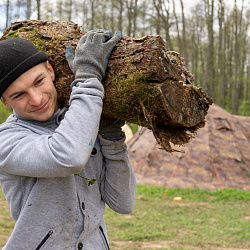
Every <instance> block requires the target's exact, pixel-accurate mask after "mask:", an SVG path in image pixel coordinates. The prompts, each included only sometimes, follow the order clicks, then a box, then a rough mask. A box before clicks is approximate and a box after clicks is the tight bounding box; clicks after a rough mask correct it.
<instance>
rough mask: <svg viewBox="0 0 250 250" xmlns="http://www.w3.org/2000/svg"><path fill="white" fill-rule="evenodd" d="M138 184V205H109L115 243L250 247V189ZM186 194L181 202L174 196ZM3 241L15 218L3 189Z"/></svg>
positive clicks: (117, 246)
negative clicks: (116, 208)
mask: <svg viewBox="0 0 250 250" xmlns="http://www.w3.org/2000/svg"><path fill="white" fill-rule="evenodd" d="M164 192H165V188H159V187H147V186H144V185H138V187H137V196H136V205H135V208H134V211H133V212H132V213H131V214H128V215H120V214H117V213H114V212H113V211H112V210H111V209H109V208H107V209H106V212H105V219H106V223H107V228H108V232H109V240H110V245H111V249H121V250H125V249H127V250H128V249H129V250H132V249H175V250H177V249H222V248H223V249H250V210H249V207H250V206H249V205H250V192H244V191H240V190H236V189H225V190H224V193H223V192H222V191H216V192H210V191H206V190H198V189H197V190H192V189H169V190H168V191H167V194H166V198H165V199H164V200H162V196H163V194H164ZM176 196H181V197H182V201H181V202H174V201H173V198H174V197H176ZM0 207H1V210H0V247H2V246H3V245H4V243H5V242H6V240H7V239H8V237H9V235H10V233H11V231H12V228H13V226H14V223H13V221H12V219H11V218H10V215H9V208H8V205H7V203H6V201H5V200H4V196H3V194H2V192H0Z"/></svg>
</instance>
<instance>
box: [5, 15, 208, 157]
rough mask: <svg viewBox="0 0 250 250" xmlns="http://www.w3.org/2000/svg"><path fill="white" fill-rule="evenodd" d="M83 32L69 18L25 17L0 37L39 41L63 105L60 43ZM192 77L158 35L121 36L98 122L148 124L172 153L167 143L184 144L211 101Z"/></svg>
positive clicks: (65, 82) (66, 80) (65, 73)
mask: <svg viewBox="0 0 250 250" xmlns="http://www.w3.org/2000/svg"><path fill="white" fill-rule="evenodd" d="M27 27H29V29H27ZM84 33H85V32H82V31H80V27H78V26H77V25H76V24H75V23H73V22H56V21H54V22H47V21H28V20H25V21H23V22H18V23H14V24H13V25H12V26H10V28H9V29H8V30H6V31H5V33H4V36H3V37H2V38H1V39H4V38H5V37H6V36H10V35H12V36H19V37H23V38H26V39H28V40H31V41H32V42H33V43H34V44H35V45H36V44H39V48H40V49H42V50H44V51H45V52H46V53H47V55H48V56H49V61H50V63H51V65H52V67H53V68H54V71H55V75H56V79H55V82H54V83H55V87H56V89H57V92H58V102H59V105H60V106H66V105H67V104H68V100H69V96H70V93H71V91H70V83H71V82H72V81H73V79H74V75H73V73H72V72H71V70H70V69H69V67H68V63H67V61H66V58H65V48H66V47H67V46H69V45H71V46H73V47H76V45H77V43H78V40H79V39H80V37H82V35H83V34H84ZM193 80H194V78H193V76H192V74H191V73H190V72H189V71H188V70H187V69H186V67H185V64H184V58H182V57H181V56H180V54H179V53H177V52H174V51H172V52H169V51H168V50H167V49H166V44H165V43H164V41H163V39H162V38H161V37H160V36H145V37H142V38H137V39H136V38H130V37H122V39H121V40H120V42H119V43H118V44H117V45H116V47H115V48H114V50H113V52H112V53H111V55H110V59H109V64H108V68H107V72H106V77H105V80H104V81H103V85H104V88H105V97H104V104H103V112H102V117H103V118H105V119H103V121H104V120H107V118H108V119H109V120H110V119H120V120H123V121H128V122H130V123H136V124H139V125H141V126H143V127H148V128H149V129H151V130H152V131H153V133H154V135H155V138H156V139H157V141H158V142H159V144H160V145H161V146H162V148H163V149H165V150H167V151H168V152H172V147H171V145H170V143H173V144H175V145H183V144H184V143H188V142H189V140H190V139H191V138H192V137H194V135H195V132H196V130H197V129H199V128H200V127H203V126H204V124H205V122H204V121H205V116H206V114H207V111H208V108H209V105H211V104H212V100H211V98H210V97H209V96H207V95H206V94H205V93H204V92H203V91H202V90H201V89H198V88H196V87H193V85H192V82H193Z"/></svg>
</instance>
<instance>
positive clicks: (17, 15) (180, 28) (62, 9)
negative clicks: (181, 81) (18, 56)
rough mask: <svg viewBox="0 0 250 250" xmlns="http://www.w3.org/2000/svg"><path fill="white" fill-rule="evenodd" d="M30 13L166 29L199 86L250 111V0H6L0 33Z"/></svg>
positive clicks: (95, 25) (131, 30) (150, 31)
mask: <svg viewBox="0 0 250 250" xmlns="http://www.w3.org/2000/svg"><path fill="white" fill-rule="evenodd" d="M24 19H37V20H49V21H51V20H59V21H69V20H70V21H74V22H75V23H77V24H78V25H80V26H82V29H83V30H85V31H88V30H97V29H99V28H105V29H110V30H112V31H113V32H114V31H116V30H121V31H122V32H123V35H126V36H131V37H142V36H145V35H160V36H161V37H162V38H163V39H164V40H165V42H166V46H167V48H168V50H171V51H172V50H174V51H178V52H180V53H181V55H182V56H183V57H184V58H185V64H186V67H187V69H188V70H189V71H190V72H191V73H192V74H193V75H194V76H195V82H194V85H195V86H197V87H202V88H203V90H204V91H205V92H206V93H207V94H209V95H210V96H211V97H212V98H213V100H214V103H216V104H218V105H219V106H221V107H222V108H224V109H226V110H227V111H229V112H230V113H232V114H238V115H248V116H250V98H249V97H250V53H249V52H250V39H249V38H250V29H249V24H250V1H249V0H200V1H198V0H194V1H190V0H123V1H122V0H106V1H103V0H102V1H101V0H0V36H1V34H2V32H3V31H4V30H5V28H6V27H8V26H9V25H10V24H11V23H13V22H15V21H20V20H24Z"/></svg>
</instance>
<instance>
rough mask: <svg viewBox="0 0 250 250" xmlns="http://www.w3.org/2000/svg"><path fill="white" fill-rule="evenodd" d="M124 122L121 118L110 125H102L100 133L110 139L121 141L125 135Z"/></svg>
mask: <svg viewBox="0 0 250 250" xmlns="http://www.w3.org/2000/svg"><path fill="white" fill-rule="evenodd" d="M123 125H124V122H123V121H121V120H117V121H115V122H113V123H112V124H109V125H108V126H105V127H102V125H101V126H100V129H99V134H100V135H101V136H102V137H103V138H105V139H106V140H109V141H119V140H121V139H122V138H123V137H124V133H123V132H122V128H121V127H122V126H123Z"/></svg>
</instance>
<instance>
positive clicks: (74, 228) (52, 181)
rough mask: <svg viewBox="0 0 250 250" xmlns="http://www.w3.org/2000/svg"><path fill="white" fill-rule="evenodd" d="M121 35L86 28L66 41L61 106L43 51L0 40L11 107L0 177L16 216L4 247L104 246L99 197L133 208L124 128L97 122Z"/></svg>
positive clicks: (2, 137)
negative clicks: (66, 81) (65, 91)
mask: <svg viewBox="0 0 250 250" xmlns="http://www.w3.org/2000/svg"><path fill="white" fill-rule="evenodd" d="M120 38H121V33H120V32H117V33H116V34H115V35H114V36H113V37H112V38H111V32H109V31H104V30H101V31H99V32H93V31H91V32H88V33H87V34H85V35H84V36H83V37H82V38H81V39H80V41H79V43H78V45H77V48H76V51H75V52H74V50H73V49H72V48H71V47H69V48H67V49H66V58H67V60H68V62H69V66H70V67H71V69H72V71H73V72H74V74H75V80H74V81H73V83H72V85H71V89H72V93H71V96H70V100H69V104H70V106H69V109H68V110H67V111H65V108H63V109H61V108H58V104H57V92H56V90H55V87H54V85H53V80H54V78H55V75H54V71H53V68H52V66H51V65H50V64H49V62H48V58H47V55H46V54H45V53H44V52H40V51H38V50H37V48H36V47H35V46H34V45H33V44H32V43H31V42H29V41H27V40H25V39H21V38H10V39H7V40H4V41H1V42H0V64H1V71H0V96H1V101H2V102H3V104H4V105H5V106H6V107H7V108H12V109H13V111H14V114H13V115H11V116H10V117H9V118H8V119H7V121H6V122H5V123H3V124H2V125H1V126H0V184H1V187H2V190H3V192H4V194H5V197H6V199H7V201H8V203H9V205H10V210H11V215H12V217H13V219H14V220H15V222H16V223H15V227H14V230H13V233H12V235H11V236H10V238H9V240H8V242H7V244H6V245H5V247H4V248H3V249H5V250H12V249H13V250H16V249H25V250H27V249H51V250H55V249H86V250H87V249H91V250H93V249H109V245H108V238H107V231H106V227H105V222H104V218H103V213H104V208H105V203H106V204H107V205H108V206H110V207H111V208H112V209H113V210H114V211H116V212H119V213H129V212H131V211H132V209H133V206H134V200H135V189H136V183H135V176H134V173H133V169H132V166H131V164H130V161H129V158H128V152H127V149H126V144H125V143H124V140H125V138H124V134H123V133H122V131H121V128H120V127H119V126H117V125H116V124H115V125H112V126H110V127H106V128H100V130H99V122H100V115H101V112H102V99H103V95H104V89H103V86H102V84H101V80H102V78H103V77H104V76H105V70H106V66H107V60H108V57H109V55H110V52H111V51H112V49H113V47H114V46H115V44H116V43H117V42H118V41H119V39H120ZM98 130H99V133H98ZM94 179H95V180H96V181H94V183H93V185H89V183H88V180H94Z"/></svg>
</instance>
